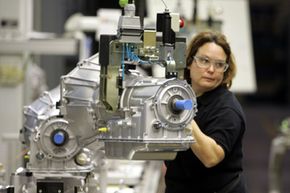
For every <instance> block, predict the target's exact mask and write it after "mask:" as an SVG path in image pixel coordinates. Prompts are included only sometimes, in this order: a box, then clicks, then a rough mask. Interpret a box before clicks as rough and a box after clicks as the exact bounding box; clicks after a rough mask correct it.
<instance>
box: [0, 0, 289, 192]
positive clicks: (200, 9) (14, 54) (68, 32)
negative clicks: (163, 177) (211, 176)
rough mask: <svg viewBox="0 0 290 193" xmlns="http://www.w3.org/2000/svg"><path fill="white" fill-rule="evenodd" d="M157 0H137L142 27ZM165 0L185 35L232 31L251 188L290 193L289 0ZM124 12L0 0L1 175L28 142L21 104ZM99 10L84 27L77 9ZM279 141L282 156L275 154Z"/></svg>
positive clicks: (57, 1) (58, 0)
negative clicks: (93, 25)
mask: <svg viewBox="0 0 290 193" xmlns="http://www.w3.org/2000/svg"><path fill="white" fill-rule="evenodd" d="M155 1H156V0H155ZM155 1H153V0H152V1H151V0H135V4H136V13H137V15H139V16H140V17H141V18H142V17H144V26H146V25H147V24H150V22H152V20H154V19H155V18H152V17H154V16H155V14H156V12H162V11H163V10H164V5H163V3H162V1H161V0H160V1H156V2H155ZM164 1H165V3H167V5H168V7H169V8H170V9H171V11H172V12H180V13H183V14H184V15H183V17H184V18H185V21H186V22H185V25H187V27H185V29H183V30H184V31H181V33H184V35H186V36H187V37H191V36H192V35H193V34H194V32H197V31H198V30H202V29H203V27H204V25H206V26H208V25H210V27H212V28H215V29H218V30H221V31H223V32H224V33H225V34H226V35H227V36H228V37H229V40H230V42H231V43H232V46H233V49H234V53H235V55H236V57H237V61H238V64H239V65H240V66H239V67H238V76H237V80H236V82H234V85H233V91H234V92H235V93H236V95H237V96H238V98H239V100H240V102H241V104H242V106H243V108H244V111H245V114H246V117H247V121H248V130H247V132H246V136H245V140H244V152H245V159H244V164H245V171H246V177H247V183H248V186H249V190H250V192H253V193H266V192H269V193H274V192H270V189H271V186H275V185H277V183H278V184H280V188H281V190H282V191H281V193H286V192H290V183H289V180H288V179H289V178H290V165H289V163H290V162H289V161H290V153H288V152H287V148H288V147H289V144H290V142H288V141H289V140H290V131H289V132H288V130H287V129H288V126H287V121H288V120H287V118H288V117H289V116H290V12H289V10H290V1H289V0H276V1H272V0H215V1H213V0H199V1H198V0H197V1H196V0H182V1H181V0H164ZM157 2H158V3H157ZM195 5H196V6H195ZM195 9H197V12H195ZM104 10H107V12H106V11H104ZM76 13H79V14H78V15H77V14H76ZM120 13H121V9H120V6H119V1H118V0H107V1H101V0H49V1H45V0H41V1H38V0H25V1H24V0H22V1H21V0H9V1H8V0H0V22H1V26H0V131H1V132H0V133H1V134H0V142H1V148H0V154H1V159H0V163H1V162H2V164H3V165H1V168H0V169H1V171H0V174H1V176H0V177H1V179H2V180H3V181H5V180H7V174H10V173H12V172H13V171H14V170H15V169H16V168H17V164H19V163H20V159H21V158H20V157H21V155H22V152H21V151H22V149H21V145H20V144H18V142H17V141H18V131H19V130H20V129H21V128H22V125H23V106H24V105H28V104H30V103H31V102H32V101H33V100H35V99H36V98H38V97H39V96H40V94H41V93H42V92H43V91H46V90H51V89H53V88H55V87H56V86H58V85H59V84H60V77H61V76H62V75H65V74H67V73H68V72H70V71H71V70H72V69H73V68H75V66H76V64H77V63H78V61H79V60H80V59H84V58H88V57H89V56H91V55H93V54H95V53H97V52H98V51H99V50H98V46H99V44H98V41H97V40H98V35H99V33H101V32H104V33H109V30H106V29H112V26H115V25H116V22H117V21H118V20H116V18H117V19H118V17H115V16H118V15H119V14H120ZM96 15H98V18H101V19H99V20H98V24H99V25H98V29H93V30H92V29H87V30H86V31H85V32H84V33H79V31H78V30H80V29H78V27H79V26H74V24H73V21H72V19H73V17H72V16H74V18H78V17H83V16H84V17H88V18H89V17H90V18H91V19H92V20H89V22H91V21H96V20H94V18H95V17H96ZM108 15H109V17H108ZM69 19H70V20H69ZM102 19H103V20H102ZM69 21H72V23H69ZM210 22H212V23H210ZM104 26H105V27H104ZM104 28H105V29H104ZM39 32H42V33H39ZM112 33H115V32H114V31H113V32H112ZM19 41H20V44H17V43H19ZM78 45H81V46H78ZM289 130H290V129H289ZM279 137H281V138H279ZM275 139H276V141H278V142H277V143H274V141H275ZM283 140H285V141H283ZM275 148H277V149H278V150H277V151H278V153H277V154H278V155H277V157H275V158H273V151H275ZM15 151H16V152H15ZM271 153H272V154H271ZM15 155H16V157H15ZM271 156H272V157H271ZM114 164H118V163H117V162H114V163H112V165H114ZM126 164H130V163H123V162H122V163H119V165H120V166H122V171H123V172H124V170H126V171H127V170H128V168H126V167H127V165H126ZM154 164H155V163H154ZM154 164H153V165H150V164H149V165H147V163H145V162H142V163H138V164H136V163H135V166H136V167H135V168H137V172H136V173H138V172H139V173H138V175H141V174H140V173H142V172H140V171H143V170H142V167H143V169H144V168H145V167H149V168H151V169H152V168H153V170H156V165H154ZM271 164H272V165H271ZM275 164H276V165H275ZM7 165H9V166H8V167H6V166H7ZM157 167H158V166H157ZM124 168H125V169H124ZM140 168H141V169H140ZM118 172H120V171H118ZM127 172H128V171H127ZM143 172H144V171H143ZM271 172H273V173H271ZM118 175H122V174H120V173H118ZM136 175H137V174H136ZM146 175H147V178H145V177H144V178H145V179H148V175H150V174H146ZM275 175H276V176H275ZM116 179H117V177H116V178H114V180H116ZM120 179H121V178H120ZM132 179H133V178H132ZM132 179H131V180H132ZM157 179H158V177H157ZM271 180H273V181H274V182H275V183H272V181H271ZM118 183H119V184H120V183H121V182H118ZM136 183H137V182H135V181H134V182H132V184H136ZM121 184H122V183H121ZM0 185H1V184H0ZM131 186H132V185H131ZM275 193H278V192H275Z"/></svg>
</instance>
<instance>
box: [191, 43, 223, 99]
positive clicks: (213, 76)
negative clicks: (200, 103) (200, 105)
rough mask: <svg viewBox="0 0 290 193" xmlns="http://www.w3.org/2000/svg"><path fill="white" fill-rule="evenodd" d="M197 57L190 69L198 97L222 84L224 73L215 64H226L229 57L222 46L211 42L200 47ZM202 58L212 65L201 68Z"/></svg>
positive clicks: (192, 83)
mask: <svg viewBox="0 0 290 193" xmlns="http://www.w3.org/2000/svg"><path fill="white" fill-rule="evenodd" d="M195 57H196V58H195V59H193V62H192V64H191V65H190V66H189V67H188V68H189V70H190V78H191V85H192V89H193V90H194V91H195V92H196V95H197V96H200V95H202V94H203V93H204V92H207V91H210V90H213V89H214V88H216V87H218V86H219V85H220V84H221V82H222V80H223V77H224V72H223V71H221V70H217V69H216V66H215V64H213V63H217V62H225V61H226V58H227V56H226V54H225V52H224V50H223V48H222V47H221V46H219V45H217V44H215V43H213V42H209V43H205V44H204V45H202V46H201V47H199V49H198V50H197V53H196V55H195ZM200 58H201V59H206V60H207V61H210V62H211V64H210V65H209V66H208V67H207V68H205V67H201V65H200V63H198V62H200V60H199V59H200Z"/></svg>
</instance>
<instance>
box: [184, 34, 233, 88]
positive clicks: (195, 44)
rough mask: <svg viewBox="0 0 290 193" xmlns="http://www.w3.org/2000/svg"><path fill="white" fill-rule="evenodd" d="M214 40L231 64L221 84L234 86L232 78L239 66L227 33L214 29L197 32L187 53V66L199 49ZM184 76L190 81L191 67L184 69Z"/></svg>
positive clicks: (228, 86)
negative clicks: (214, 30)
mask: <svg viewBox="0 0 290 193" xmlns="http://www.w3.org/2000/svg"><path fill="white" fill-rule="evenodd" d="M210 42H213V43H215V44H217V45H219V46H220V47H222V48H223V50H224V52H225V54H226V56H227V58H226V62H227V63H228V64H229V68H228V69H227V71H225V72H224V79H223V81H222V83H221V85H223V86H226V87H227V88H230V87H231V86H232V80H233V78H234V76H235V75H236V71H237V66H236V62H235V59H234V56H233V54H232V52H231V47H230V45H229V43H228V42H227V39H226V37H225V35H223V34H222V33H219V32H213V31H205V32H201V33H199V34H197V35H196V36H195V37H194V38H193V39H192V40H191V42H190V44H189V45H188V47H187V53H186V66H187V67H189V66H190V65H191V64H192V62H193V58H194V56H195V54H196V53H197V51H198V49H199V48H200V47H201V46H203V45H204V44H205V43H210ZM184 78H185V79H186V80H187V81H188V82H189V83H190V82H191V79H190V71H189V69H187V68H186V69H185V71H184Z"/></svg>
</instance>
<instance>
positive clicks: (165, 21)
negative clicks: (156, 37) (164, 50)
mask: <svg viewBox="0 0 290 193" xmlns="http://www.w3.org/2000/svg"><path fill="white" fill-rule="evenodd" d="M156 29H157V31H158V32H162V43H163V44H172V45H174V43H175V32H174V31H173V30H172V29H171V16H170V14H169V13H167V12H165V13H158V14H157V26H156Z"/></svg>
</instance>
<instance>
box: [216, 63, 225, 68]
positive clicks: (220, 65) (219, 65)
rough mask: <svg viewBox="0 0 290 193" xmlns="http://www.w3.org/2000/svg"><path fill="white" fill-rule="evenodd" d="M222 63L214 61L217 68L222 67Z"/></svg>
mask: <svg viewBox="0 0 290 193" xmlns="http://www.w3.org/2000/svg"><path fill="white" fill-rule="evenodd" d="M224 65H225V64H224V63H223V62H217V63H216V66H217V67H218V68H222V67H224Z"/></svg>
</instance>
